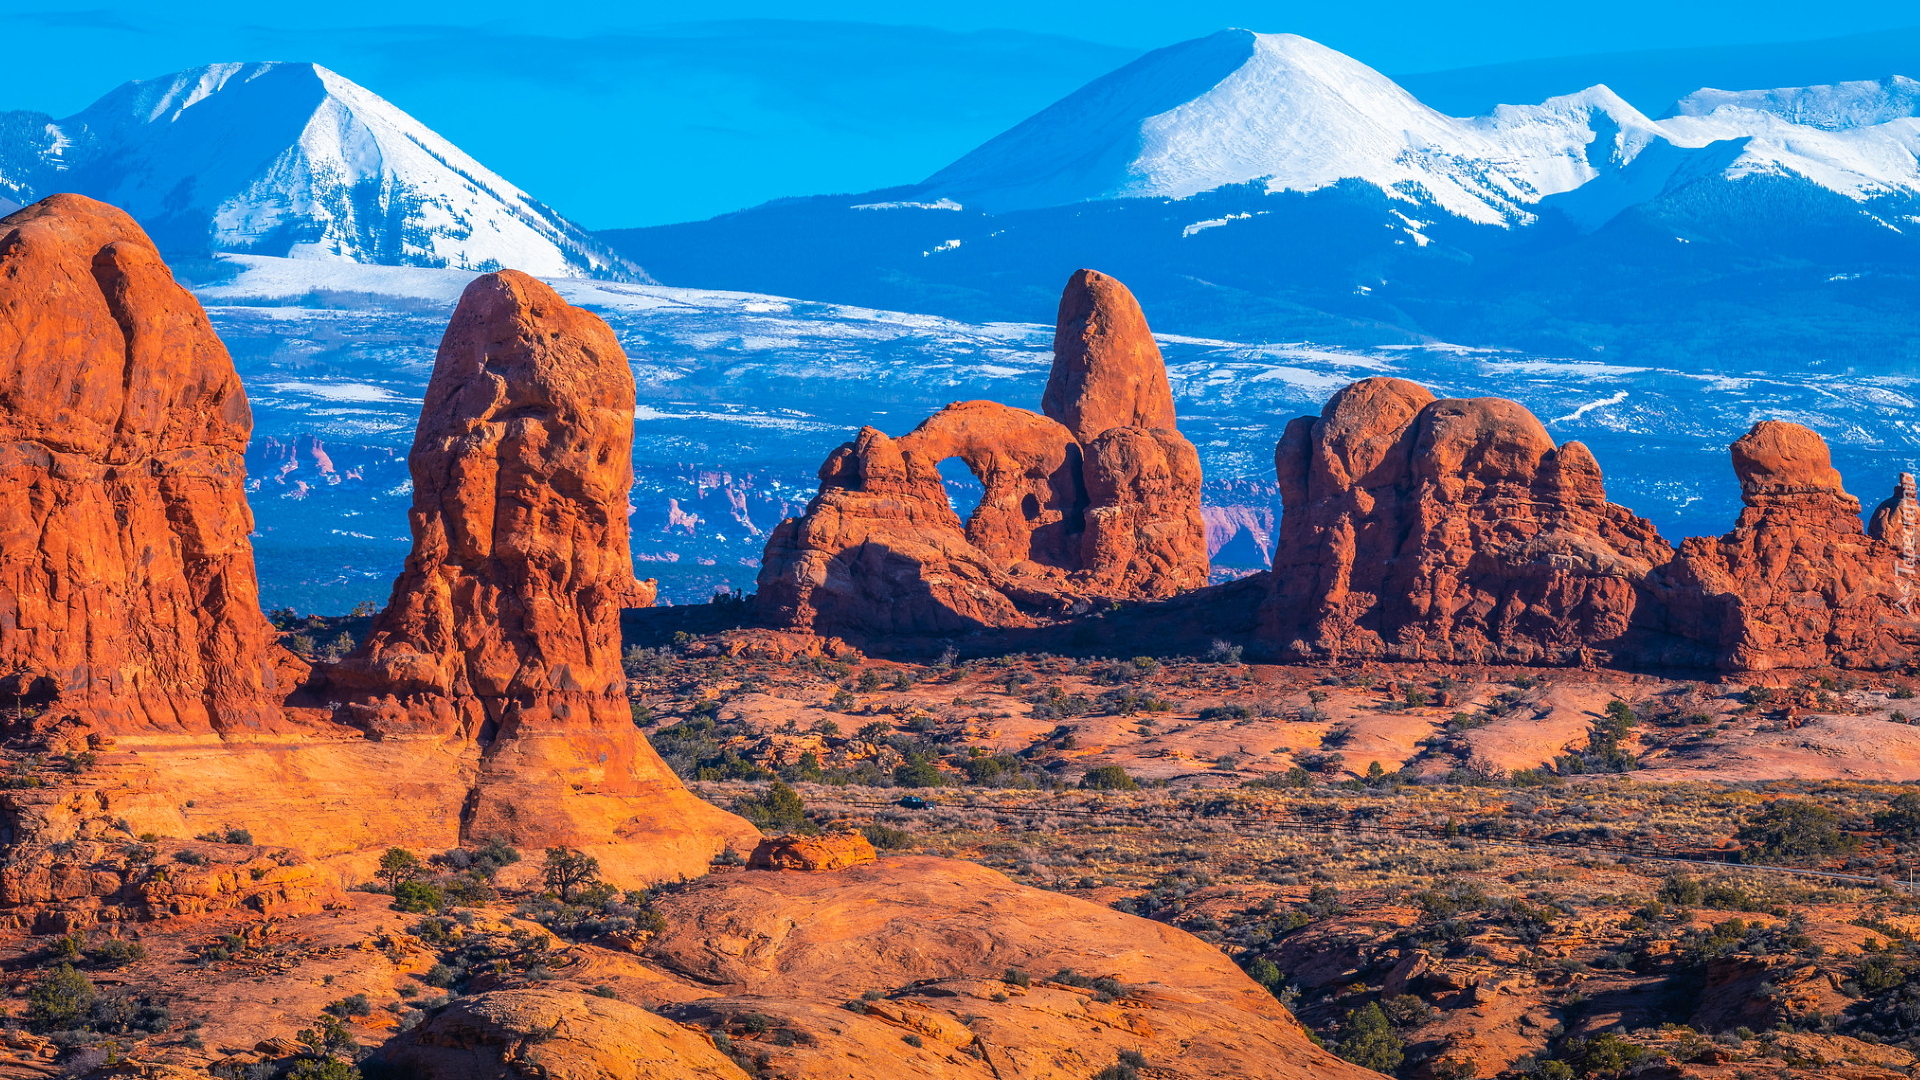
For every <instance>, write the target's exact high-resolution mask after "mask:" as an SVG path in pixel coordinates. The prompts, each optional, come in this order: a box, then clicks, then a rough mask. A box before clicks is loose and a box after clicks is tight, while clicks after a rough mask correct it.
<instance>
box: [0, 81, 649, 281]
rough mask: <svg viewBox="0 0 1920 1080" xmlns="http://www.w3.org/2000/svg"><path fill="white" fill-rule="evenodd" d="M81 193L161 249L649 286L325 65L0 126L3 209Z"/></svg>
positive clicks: (139, 89) (198, 84) (137, 94)
mask: <svg viewBox="0 0 1920 1080" xmlns="http://www.w3.org/2000/svg"><path fill="white" fill-rule="evenodd" d="M55 191H77V192H80V193H82V194H85V195H90V196H93V197H95V198H98V199H102V200H105V201H107V202H111V203H114V204H116V205H118V206H121V207H124V208H125V209H126V210H128V211H129V212H130V213H132V214H133V215H134V217H135V218H137V219H138V220H139V221H140V222H141V224H142V225H143V226H145V227H146V228H147V230H148V231H149V232H150V233H152V234H153V236H154V238H155V240H156V241H157V242H158V243H159V244H160V245H161V247H162V249H163V250H166V251H169V252H170V253H176V254H198V253H202V252H209V251H215V252H252V253H255V254H262V255H276V256H290V257H294V258H305V259H342V260H348V261H353V262H363V263H376V264H383V265H400V266H445V267H460V268H466V269H477V270H484V269H493V268H496V267H502V266H511V267H515V268H518V269H522V270H526V271H528V272H531V273H539V274H570V275H582V276H593V277H612V278H624V279H643V278H644V275H643V274H641V272H640V271H639V269H638V268H637V267H635V266H634V265H633V264H632V263H630V262H628V261H627V260H625V259H623V258H621V257H620V256H618V255H615V254H613V253H612V252H611V251H609V250H608V249H607V248H606V247H605V246H604V245H603V244H602V243H600V242H599V241H597V240H595V239H594V238H593V237H592V236H591V235H589V234H587V233H586V232H585V231H584V230H582V229H581V228H579V227H578V226H576V225H574V224H573V223H572V222H570V221H568V220H566V219H565V218H563V217H561V216H560V215H559V214H557V213H555V212H554V211H553V210H551V209H549V208H548V207H546V206H544V205H542V204H541V203H539V202H538V201H536V200H535V199H533V198H532V197H531V196H529V195H528V194H527V193H526V192H524V191H521V190H520V189H519V188H517V187H515V186H514V185H512V184H511V183H509V182H507V181H506V180H505V179H503V178H501V177H500V176H499V175H497V174H495V173H493V172H492V171H490V170H489V169H487V168H486V167H485V166H483V165H481V164H480V163H479V162H478V161H475V160H474V159H473V158H471V157H469V156H467V155H466V154H465V153H463V152H462V151H461V150H460V148H459V147H456V146H454V145H453V144H452V143H450V142H448V141H447V140H446V139H444V138H441V137H440V136H439V135H437V134H435V133H434V132H433V131H432V130H430V129H429V128H427V127H426V126H425V125H424V124H422V123H420V122H419V121H418V120H415V119H414V118H413V117H411V116H409V115H407V114H406V113H405V112H403V111H401V110H400V109H399V108H397V107H395V106H394V105H393V104H391V103H390V102H388V101H386V100H384V99H382V98H381V97H379V96H378V95H376V94H374V93H373V92H371V91H369V90H367V89H366V88H364V87H361V86H359V85H356V84H355V83H354V82H352V81H351V80H349V79H346V78H344V77H342V76H340V75H339V74H337V73H335V72H332V71H329V70H328V69H326V68H323V67H320V66H319V65H317V64H303V63H249V64H240V63H233V64H212V65H209V66H207V67H201V68H195V69H193V70H190V71H183V72H180V73H178V74H175V75H169V76H163V77H161V78H157V79H146V80H140V81H136V82H130V83H127V84H125V85H123V86H121V87H119V88H117V89H115V90H113V91H112V92H110V93H108V94H107V95H106V96H105V97H103V98H101V99H100V100H99V101H97V102H95V103H94V104H93V105H92V106H90V107H88V108H87V109H86V110H85V111H83V112H81V113H79V114H78V115H75V116H72V117H68V118H67V119H65V120H54V119H52V118H51V117H48V116H45V115H44V114H39V113H24V112H14V113H0V198H11V199H12V200H13V201H16V202H22V203H24V202H29V201H31V200H33V199H36V198H40V197H41V196H44V195H47V194H51V193H52V192H55Z"/></svg>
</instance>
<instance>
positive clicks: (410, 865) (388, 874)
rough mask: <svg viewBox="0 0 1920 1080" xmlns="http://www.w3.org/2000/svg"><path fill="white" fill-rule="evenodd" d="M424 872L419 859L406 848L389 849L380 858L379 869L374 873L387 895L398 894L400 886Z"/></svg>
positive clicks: (424, 868)
mask: <svg viewBox="0 0 1920 1080" xmlns="http://www.w3.org/2000/svg"><path fill="white" fill-rule="evenodd" d="M425 870H426V866H425V864H423V863H421V861H420V857H419V856H417V855H415V854H414V853H413V852H411V851H408V850H407V849H406V848H400V847H390V848H388V849H387V850H386V851H385V852H384V853H382V854H381V856H380V868H379V870H378V871H376V873H377V874H378V876H379V878H380V881H381V883H382V884H384V885H385V886H386V887H387V891H388V892H389V893H393V894H395V895H398V894H399V891H400V886H402V885H404V884H406V883H407V882H409V881H412V880H413V879H414V878H417V877H419V876H420V875H421V874H422V873H423V872H424V871H425Z"/></svg>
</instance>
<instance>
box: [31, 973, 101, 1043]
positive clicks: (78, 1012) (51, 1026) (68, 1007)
mask: <svg viewBox="0 0 1920 1080" xmlns="http://www.w3.org/2000/svg"><path fill="white" fill-rule="evenodd" d="M93 1002H94V989H93V982H92V981H91V980H89V979H88V978H87V977H86V976H85V975H82V974H80V973H79V972H78V971H75V970H74V968H73V965H72V964H61V965H60V966H59V967H57V968H54V969H53V970H52V971H49V972H47V973H46V974H45V975H42V976H41V977H40V981H39V982H36V983H34V984H33V988H32V989H30V990H28V991H27V1026H29V1027H31V1028H33V1030H35V1031H67V1030H69V1029H72V1028H76V1027H79V1026H80V1024H81V1022H82V1021H84V1020H85V1019H86V1018H87V1014H88V1013H89V1012H90V1011H91V1010H92V1009H93Z"/></svg>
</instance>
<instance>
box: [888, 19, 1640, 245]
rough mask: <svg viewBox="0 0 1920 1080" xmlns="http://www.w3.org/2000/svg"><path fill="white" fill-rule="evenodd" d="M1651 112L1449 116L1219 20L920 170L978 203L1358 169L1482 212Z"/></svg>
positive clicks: (1566, 172)
mask: <svg viewBox="0 0 1920 1080" xmlns="http://www.w3.org/2000/svg"><path fill="white" fill-rule="evenodd" d="M1653 130H1654V129H1653V128H1652V122H1651V121H1649V120H1647V119H1646V118H1645V117H1644V116H1642V115H1641V114H1640V113H1639V112H1638V111H1636V110H1635V109H1634V108H1633V107H1632V106H1631V105H1628V104H1627V103H1626V102H1625V101H1622V100H1621V99H1620V98H1619V97H1618V95H1615V94H1614V93H1613V92H1612V91H1610V90H1607V89H1606V88H1605V87H1594V88H1592V89H1590V90H1587V91H1584V92H1582V93H1581V94H1577V95H1571V96H1569V97H1566V98H1557V99H1555V100H1554V101H1552V102H1548V103H1546V104H1545V105H1539V106H1521V107H1513V106H1509V107H1503V109H1502V110H1501V111H1499V112H1497V113H1495V114H1494V115H1493V116H1490V117H1482V118H1478V119H1474V120H1458V119H1455V118H1453V117H1449V116H1446V115H1444V114H1442V113H1440V112H1438V111H1436V110H1434V109H1432V108H1429V107H1428V106H1426V105H1424V104H1422V103H1421V102H1420V101H1419V100H1418V99H1416V98H1415V97H1414V96H1413V95H1412V94H1410V93H1408V92H1407V91H1406V90H1404V89H1402V88H1401V87H1400V86H1399V85H1398V84H1397V83H1395V82H1394V81H1393V80H1392V79H1389V78H1387V77H1386V76H1385V75H1382V74H1380V73H1379V72H1377V71H1375V70H1373V69H1372V68H1370V67H1368V66H1367V65H1365V64H1363V63H1360V62H1359V61H1357V60H1355V59H1353V58H1352V57H1349V56H1347V55H1345V54H1343V53H1340V52H1338V51H1336V50H1334V49H1330V48H1327V47H1326V46H1324V45H1321V44H1319V43H1318V42H1315V41H1311V40H1309V39H1307V38H1303V37H1300V36H1299V35H1297V34H1257V33H1253V32H1251V31H1246V30H1225V31H1221V32H1220V33H1217V34H1213V35H1210V36H1208V37H1205V38H1200V39H1197V40H1195V41H1189V42H1183V43H1182V44H1179V45H1174V46H1170V47H1168V48H1165V49H1159V50H1156V51H1154V52H1151V53H1148V54H1147V55H1146V56H1143V57H1141V58H1140V59H1139V60H1136V61H1135V62H1133V63H1132V64H1129V65H1128V66H1126V67H1123V68H1121V69H1120V70H1118V71H1115V72H1113V73H1112V74H1110V75H1107V76H1105V77H1104V78H1101V79H1099V80H1097V81H1095V82H1093V83H1090V84H1088V85H1087V86H1086V87H1084V88H1083V89H1081V90H1079V91H1077V92H1076V93H1074V94H1071V95H1069V96H1068V97H1066V98H1063V99H1061V100H1060V101H1059V102H1057V103H1055V104H1054V105H1052V106H1050V107H1049V108H1047V109H1046V110H1044V111H1042V112H1040V113H1038V114H1036V115H1035V116H1033V117H1032V118H1030V119H1028V120H1027V121H1026V122H1024V123H1022V124H1020V125H1019V126H1017V127H1015V128H1013V129H1012V130H1010V131H1008V132H1006V133H1005V134H1003V135H1001V136H1000V137H998V138H996V139H994V140H992V141H991V142H988V143H986V144H985V145H983V146H981V147H980V148H979V149H977V150H975V151H973V152H972V153H970V154H968V155H967V156H966V157H963V158H961V159H960V160H959V161H956V162H954V163H953V164H952V165H950V166H948V167H947V168H945V169H943V170H941V171H940V172H939V173H936V174H935V175H934V176H932V177H930V178H929V179H928V180H927V181H926V184H925V185H924V187H925V189H926V190H927V191H928V192H929V193H932V194H937V195H940V196H943V197H951V198H953V199H956V200H958V201H961V202H963V203H973V204H977V205H979V206H980V208H981V209H985V210H1012V209H1025V208H1032V207H1040V206H1054V205H1062V204H1066V203H1073V202H1082V201H1089V200H1096V199H1116V198H1140V197H1165V198H1184V197H1186V196H1189V195H1193V194H1197V193H1199V192H1202V191H1209V190H1213V189H1215V188H1219V187H1222V186H1225V185H1228V184H1239V183H1246V182H1249V181H1263V182H1264V183H1265V184H1266V186H1267V189H1268V190H1270V191H1313V190H1316V189H1319V188H1324V187H1327V186H1329V185H1332V184H1334V183H1336V182H1338V181H1340V180H1343V179H1358V180H1362V181H1365V182H1367V183H1370V184H1373V185H1374V186H1376V187H1378V188H1380V189H1381V190H1383V191H1385V192H1386V193H1388V194H1389V195H1391V196H1393V197H1395V198H1401V199H1406V200H1409V201H1418V200H1425V201H1429V202H1432V203H1434V204H1436V205H1438V206H1439V207H1441V208H1443V209H1445V210H1447V211H1449V212H1451V213H1453V214H1456V215H1458V216H1461V217H1465V218H1468V219H1470V220H1474V221H1480V222H1485V223H1489V224H1511V223H1514V222H1517V221H1521V220H1525V219H1527V218H1528V217H1529V216H1530V214H1529V212H1528V211H1527V210H1526V207H1527V206H1528V205H1529V204H1531V203H1533V202H1536V201H1538V200H1539V199H1540V198H1541V197H1543V196H1544V195H1548V194H1553V193H1554V192H1557V191H1563V190H1566V189H1567V188H1569V187H1571V186H1576V185H1577V184H1579V183H1582V182H1584V181H1585V180H1586V179H1589V178H1591V176H1592V175H1593V174H1594V166H1593V165H1592V164H1591V163H1590V159H1591V158H1592V157H1593V156H1594V155H1593V154H1592V153H1591V152H1590V150H1589V144H1591V143H1593V142H1594V141H1595V140H1596V139H1607V140H1611V141H1610V142H1608V144H1607V145H1606V146H1605V147H1604V148H1603V149H1604V153H1602V154H1601V157H1603V158H1605V159H1607V160H1615V159H1623V158H1624V159H1630V158H1631V157H1632V155H1633V154H1634V153H1636V152H1637V151H1638V149H1639V147H1641V146H1644V145H1645V144H1646V142H1647V141H1648V140H1650V139H1651V138H1652V137H1654V136H1653Z"/></svg>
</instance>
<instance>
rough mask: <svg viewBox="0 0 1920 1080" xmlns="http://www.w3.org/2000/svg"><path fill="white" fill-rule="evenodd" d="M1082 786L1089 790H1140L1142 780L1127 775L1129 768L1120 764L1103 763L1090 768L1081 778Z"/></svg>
mask: <svg viewBox="0 0 1920 1080" xmlns="http://www.w3.org/2000/svg"><path fill="white" fill-rule="evenodd" d="M1080 786H1081V787H1082V788H1083V789H1085V790H1087V791H1138V790H1140V782H1139V781H1138V780H1135V779H1134V778H1133V777H1131V776H1129V775H1127V770H1125V769H1123V768H1121V767H1120V766H1118V765H1102V766H1100V767H1099V768H1097V769H1088V770H1087V775H1085V776H1083V777H1081V778H1080Z"/></svg>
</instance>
